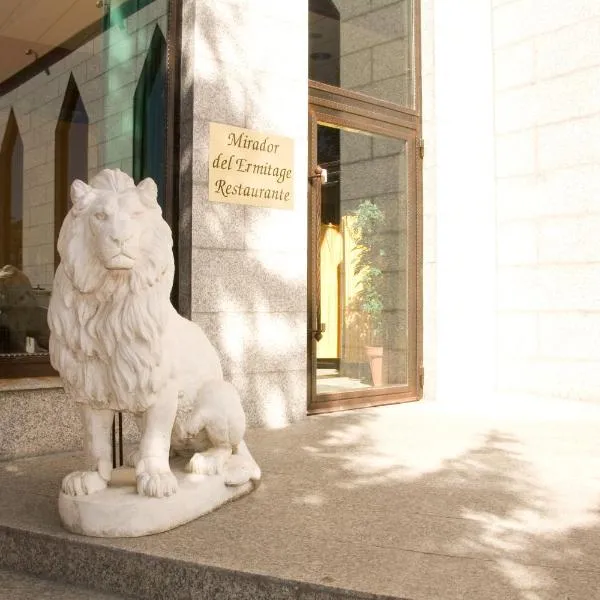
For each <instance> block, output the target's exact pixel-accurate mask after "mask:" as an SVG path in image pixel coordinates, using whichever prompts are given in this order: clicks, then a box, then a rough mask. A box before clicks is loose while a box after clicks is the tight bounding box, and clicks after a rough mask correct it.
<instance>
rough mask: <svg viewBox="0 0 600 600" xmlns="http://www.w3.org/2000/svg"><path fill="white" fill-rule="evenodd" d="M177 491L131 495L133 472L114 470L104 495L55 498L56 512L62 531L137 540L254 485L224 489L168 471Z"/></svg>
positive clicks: (216, 479)
mask: <svg viewBox="0 0 600 600" xmlns="http://www.w3.org/2000/svg"><path fill="white" fill-rule="evenodd" d="M171 468H172V471H173V474H174V475H175V477H177V481H178V483H179V490H178V491H177V493H176V494H174V495H173V496H169V497H167V498H149V497H147V496H141V495H140V494H138V493H137V490H136V485H135V471H134V469H129V468H120V469H117V470H116V471H115V472H114V475H113V478H112V481H111V483H110V485H109V487H107V488H106V489H105V490H103V491H101V492H97V493H95V494H91V495H89V496H68V495H66V494H64V493H63V492H60V495H59V499H58V511H59V514H60V519H61V521H62V524H63V527H64V528H65V529H67V530H68V531H70V532H72V533H78V534H80V535H88V536H92V537H105V538H117V537H140V536H144V535H151V534H154V533H161V532H163V531H168V530H170V529H174V528H175V527H179V526H180V525H183V524H185V523H189V522H190V521H193V520H194V519H197V518H198V517H201V516H202V515H205V514H207V513H210V512H212V511H213V510H215V509H217V508H219V507H220V506H223V505H224V504H227V503H228V502H231V501H232V500H236V499H237V498H240V497H242V496H245V495H246V494H249V493H250V492H251V491H252V490H253V489H254V488H255V487H256V484H255V483H253V482H252V481H249V482H247V483H245V484H243V485H239V486H228V485H225V482H224V477H223V476H222V475H195V474H191V473H187V472H185V471H183V469H182V466H180V465H171Z"/></svg>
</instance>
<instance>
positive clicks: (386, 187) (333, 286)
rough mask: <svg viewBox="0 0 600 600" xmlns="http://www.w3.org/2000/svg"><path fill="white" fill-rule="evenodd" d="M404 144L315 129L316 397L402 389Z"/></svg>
mask: <svg viewBox="0 0 600 600" xmlns="http://www.w3.org/2000/svg"><path fill="white" fill-rule="evenodd" d="M406 146H407V144H406V141H405V140H401V139H394V138H388V137H384V136H379V135H371V134H368V133H366V132H358V131H347V130H344V129H338V128H334V127H331V126H328V125H325V124H320V125H319V126H318V129H317V160H318V163H319V165H320V166H321V167H323V168H325V169H327V183H325V184H323V186H322V188H321V235H320V240H319V242H320V243H319V253H320V256H319V289H320V304H319V314H320V323H321V325H324V331H323V336H322V337H321V339H320V340H319V341H318V342H317V393H320V394H324V393H329V392H341V391H349V390H357V389H364V388H369V387H380V386H390V385H404V384H406V383H407V366H408V362H407V361H408V350H407V349H408V328H407V310H408V284H407V277H406V273H407V265H408V263H407V260H408V256H407V230H408V225H407V209H406V199H407V192H408V163H407V153H406Z"/></svg>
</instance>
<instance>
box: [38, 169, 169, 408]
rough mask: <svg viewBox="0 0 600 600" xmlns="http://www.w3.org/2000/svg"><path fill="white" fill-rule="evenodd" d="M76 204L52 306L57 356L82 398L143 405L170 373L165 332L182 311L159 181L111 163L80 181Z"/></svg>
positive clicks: (63, 237) (65, 228) (65, 231)
mask: <svg viewBox="0 0 600 600" xmlns="http://www.w3.org/2000/svg"><path fill="white" fill-rule="evenodd" d="M71 201H72V207H71V209H70V211H69V213H68V214H67V216H66V217H65V220H64V222H63V224H62V227H61V230H60V234H59V238H58V252H59V255H60V259H61V262H60V265H59V266H58V269H57V271H56V276H55V279H54V285H53V290H52V297H51V300H50V307H49V310H48V323H49V326H50V330H51V337H50V359H51V362H52V365H53V366H54V368H55V369H57V371H59V373H60V374H61V376H62V378H63V381H64V382H65V385H66V386H68V387H70V388H72V389H76V390H77V393H78V395H79V396H82V398H81V399H82V401H87V402H90V403H91V404H92V405H94V406H106V407H109V406H110V407H112V408H116V409H124V410H129V409H131V408H132V407H128V406H123V404H124V403H125V404H127V403H128V402H134V406H133V408H134V409H135V408H139V405H138V404H136V402H143V400H142V398H143V397H144V395H148V394H150V393H151V392H153V391H155V390H156V389H157V388H159V387H160V386H161V382H162V381H163V380H164V379H165V378H166V374H165V372H164V369H165V368H166V367H165V365H164V362H165V361H162V360H161V336H162V333H163V330H164V327H165V323H166V320H167V317H168V314H169V311H171V310H173V309H172V307H171V303H170V291H171V287H172V284H173V273H174V261H173V251H172V246H173V240H172V236H171V230H170V228H169V226H168V224H167V223H166V222H165V221H164V219H163V218H162V214H161V209H160V206H159V204H158V202H157V188H156V184H155V183H154V181H152V179H144V180H143V181H142V182H140V183H139V184H138V185H137V186H136V185H135V183H134V181H133V179H132V178H131V177H129V175H127V174H125V173H123V172H122V171H120V170H119V169H115V170H112V169H105V170H104V171H101V172H100V173H99V174H98V175H96V176H95V177H93V178H92V179H91V180H90V182H89V185H88V184H86V183H84V182H83V181H80V180H75V181H74V182H73V183H72V185H71ZM136 397H137V400H136Z"/></svg>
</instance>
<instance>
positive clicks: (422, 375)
mask: <svg viewBox="0 0 600 600" xmlns="http://www.w3.org/2000/svg"><path fill="white" fill-rule="evenodd" d="M419 387H420V388H421V389H423V388H424V387H425V369H424V368H423V367H421V368H420V369H419Z"/></svg>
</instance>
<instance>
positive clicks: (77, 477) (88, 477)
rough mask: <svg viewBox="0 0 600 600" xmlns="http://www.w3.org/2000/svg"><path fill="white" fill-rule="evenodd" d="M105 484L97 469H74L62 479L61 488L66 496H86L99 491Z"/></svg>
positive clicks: (104, 487)
mask: <svg viewBox="0 0 600 600" xmlns="http://www.w3.org/2000/svg"><path fill="white" fill-rule="evenodd" d="M107 485H108V483H107V482H106V481H105V480H104V479H102V477H101V476H100V474H99V473H98V471H74V472H73V473H69V474H68V475H67V476H66V477H65V478H64V479H63V480H62V485H61V489H62V491H63V493H64V494H67V496H86V495H88V494H94V493H95V492H101V491H102V490H104V489H106V486H107Z"/></svg>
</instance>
